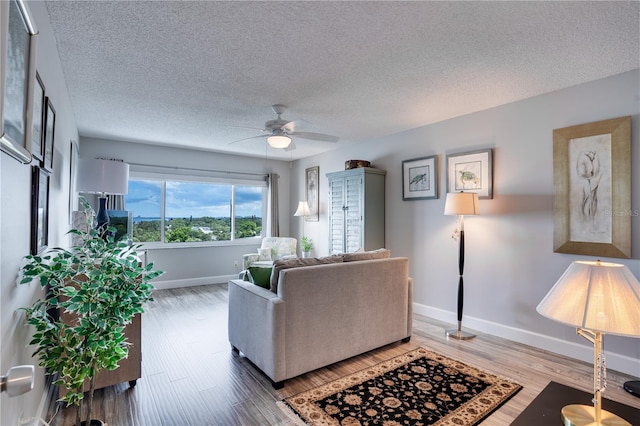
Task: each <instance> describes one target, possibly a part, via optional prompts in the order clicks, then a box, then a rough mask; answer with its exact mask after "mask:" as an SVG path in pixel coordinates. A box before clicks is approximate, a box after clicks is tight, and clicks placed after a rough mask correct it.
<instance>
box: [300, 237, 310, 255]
mask: <svg viewBox="0 0 640 426" xmlns="http://www.w3.org/2000/svg"><path fill="white" fill-rule="evenodd" d="M300 245H301V246H302V257H309V256H310V255H311V249H312V248H313V241H311V238H309V237H302V239H301V240H300Z"/></svg>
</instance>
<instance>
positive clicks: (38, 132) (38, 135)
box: [31, 72, 45, 161]
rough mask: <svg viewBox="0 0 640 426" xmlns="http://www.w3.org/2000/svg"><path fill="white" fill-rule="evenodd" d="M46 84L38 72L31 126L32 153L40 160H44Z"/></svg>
mask: <svg viewBox="0 0 640 426" xmlns="http://www.w3.org/2000/svg"><path fill="white" fill-rule="evenodd" d="M44 102H45V97H44V84H43V83H42V79H41V78H40V74H38V73H37V72H36V84H35V86H34V88H33V125H32V126H31V155H32V156H33V158H35V159H36V160H38V161H42V160H44V144H43V142H44V138H43V137H42V136H43V132H42V129H43V125H42V124H43V123H44Z"/></svg>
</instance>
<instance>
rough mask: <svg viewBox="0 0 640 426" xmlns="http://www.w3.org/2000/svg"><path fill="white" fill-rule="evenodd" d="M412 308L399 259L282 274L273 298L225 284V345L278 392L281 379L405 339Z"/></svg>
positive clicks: (245, 285) (246, 285) (243, 285)
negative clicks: (268, 380) (227, 327)
mask: <svg viewBox="0 0 640 426" xmlns="http://www.w3.org/2000/svg"><path fill="white" fill-rule="evenodd" d="M345 256H347V255H345ZM412 303H413V281H412V279H411V278H410V277H409V276H408V259H407V258H400V257H396V258H385V259H375V260H361V261H348V262H339V263H331V264H321V265H316V266H304V267H296V268H291V269H283V270H281V271H279V274H278V277H277V293H274V292H273V291H271V290H269V289H266V288H262V287H259V286H257V285H254V284H252V283H250V282H247V281H242V280H231V281H229V341H230V343H231V346H232V348H233V350H234V352H236V353H238V352H242V353H243V354H244V355H245V356H246V357H247V358H248V359H249V360H250V361H252V362H253V363H254V364H255V365H256V366H257V367H258V368H260V369H261V370H262V371H263V372H264V373H265V374H266V375H267V376H268V377H269V378H270V379H271V381H272V383H273V385H274V387H276V388H279V387H281V386H283V385H284V381H285V380H286V379H290V378H292V377H296V376H298V375H300V374H303V373H306V372H309V371H312V370H315V369H318V368H320V367H324V366H327V365H329V364H332V363H335V362H337V361H341V360H344V359H346V358H349V357H352V356H354V355H358V354H361V353H363V352H367V351H369V350H372V349H375V348H378V347H381V346H384V345H387V344H389V343H393V342H396V341H399V340H405V341H408V340H409V339H410V337H411V331H412V317H411V316H412Z"/></svg>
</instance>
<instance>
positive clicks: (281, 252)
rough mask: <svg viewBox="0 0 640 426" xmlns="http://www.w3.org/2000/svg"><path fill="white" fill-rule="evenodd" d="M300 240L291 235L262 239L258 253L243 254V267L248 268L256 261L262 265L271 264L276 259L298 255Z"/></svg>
mask: <svg viewBox="0 0 640 426" xmlns="http://www.w3.org/2000/svg"><path fill="white" fill-rule="evenodd" d="M297 244H298V241H297V240H296V239H295V238H291V237H267V238H264V239H263V240H262V243H261V245H260V248H259V249H258V252H257V253H248V254H244V255H242V269H248V268H249V266H251V265H252V264H254V263H255V262H261V264H262V265H265V264H267V263H269V264H271V263H273V261H275V260H284V259H290V258H294V257H297V254H296V247H297Z"/></svg>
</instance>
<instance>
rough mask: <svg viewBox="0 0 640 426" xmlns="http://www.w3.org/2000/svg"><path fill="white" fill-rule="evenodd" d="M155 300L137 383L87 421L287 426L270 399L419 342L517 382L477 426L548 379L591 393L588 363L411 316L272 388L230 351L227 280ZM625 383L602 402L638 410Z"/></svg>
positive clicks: (122, 388) (503, 413)
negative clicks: (460, 333)
mask: <svg viewBox="0 0 640 426" xmlns="http://www.w3.org/2000/svg"><path fill="white" fill-rule="evenodd" d="M154 298H155V300H154V301H153V302H151V303H150V304H149V305H148V306H147V309H146V313H145V314H144V317H143V326H142V327H143V328H142V330H143V333H142V340H143V345H142V359H143V365H142V374H143V377H142V379H140V380H138V384H137V385H136V387H135V388H129V386H128V384H121V385H117V386H112V387H109V388H106V389H103V390H98V391H96V402H95V404H94V412H95V415H94V416H93V417H94V418H100V419H103V420H105V421H106V422H107V423H108V424H109V426H160V425H167V426H169V425H171V426H173V425H176V426H187V425H194V426H195V425H198V426H199V425H207V426H208V425H225V426H227V425H288V424H289V423H288V420H287V417H285V416H284V415H283V414H282V412H281V411H280V410H279V409H278V407H277V406H276V401H279V400H281V399H282V398H285V397H288V396H291V395H294V394H296V393H299V392H301V391H304V390H307V389H309V388H311V387H314V386H317V385H320V384H323V383H326V382H328V381H331V380H333V379H336V378H338V377H341V376H344V375H346V374H349V373H352V372H354V371H358V370H360V369H363V368H366V367H368V366H370V365H373V364H376V363H378V362H381V361H384V360H386V359H389V358H392V357H394V356H396V355H399V354H401V353H403V352H406V351H408V350H411V349H414V348H416V347H419V346H424V347H426V348H429V349H431V350H433V351H436V352H439V353H441V354H443V355H446V356H449V357H451V358H455V359H459V360H461V361H463V362H465V363H467V364H470V365H473V366H475V367H478V368H481V369H484V370H485V371H488V372H490V373H494V374H498V375H501V376H503V377H507V378H510V379H512V380H514V381H516V382H518V383H520V384H521V385H522V386H523V389H522V390H521V391H520V392H519V393H518V394H517V395H516V396H515V397H513V398H512V399H511V400H510V401H508V402H507V403H506V404H505V405H503V406H502V407H501V408H500V409H499V410H497V411H496V412H495V413H493V414H492V415H491V416H490V417H488V418H487V419H486V420H485V421H484V422H483V423H482V424H483V425H484V426H494V425H495V426H499V425H509V424H510V423H511V422H512V421H513V419H514V418H515V417H517V416H518V414H520V412H521V411H522V410H523V409H524V408H525V407H526V406H527V405H528V404H529V403H530V402H531V401H532V400H533V399H534V398H535V397H536V395H537V394H538V393H539V392H540V391H541V390H542V389H543V388H544V387H545V386H546V385H547V383H548V382H549V381H551V380H554V381H556V382H559V383H562V384H565V385H569V386H572V387H575V388H578V389H582V390H584V391H588V392H591V387H592V379H591V378H592V374H593V370H592V367H591V365H590V364H587V363H582V362H577V361H574V360H571V359H569V358H565V357H562V356H558V355H554V354H551V353H548V352H544V351H541V350H538V349H535V348H532V347H529V346H525V345H521V344H518V343H514V342H511V341H508V340H505V339H501V338H497V337H493V336H489V335H483V334H479V335H478V337H476V338H475V339H473V340H469V341H457V340H448V339H447V338H446V337H445V336H444V331H443V330H444V329H445V328H448V327H450V325H449V324H443V323H439V322H435V321H433V320H430V319H427V318H425V317H422V316H418V315H416V316H415V318H414V323H413V325H414V333H413V337H412V339H411V341H410V342H409V343H404V344H400V343H396V344H392V345H389V346H385V347H383V348H381V349H378V350H374V351H372V352H369V353H367V354H364V355H361V356H357V357H354V358H351V359H348V360H346V361H343V362H340V363H337V364H334V365H331V366H329V367H326V368H322V369H320V370H317V371H314V372H311V373H307V374H305V375H303V376H300V377H298V378H294V379H291V380H288V381H287V382H286V384H285V387H284V388H282V389H280V390H279V391H275V390H274V389H273V388H272V387H271V384H270V382H269V380H268V379H267V378H266V377H265V376H264V375H262V373H261V372H260V371H259V370H257V369H256V368H255V367H254V366H253V365H252V364H251V363H250V362H249V361H248V360H247V359H246V358H244V357H243V356H237V355H234V354H233V353H232V351H231V348H230V346H229V342H228V340H227V286H226V284H225V285H209V286H200V287H190V288H183V289H171V290H161V291H157V292H156V293H155V294H154ZM630 379H631V378H630V377H629V376H625V375H620V374H617V373H616V372H614V371H611V370H609V371H608V388H607V391H606V393H605V394H604V396H605V397H606V398H609V399H612V400H615V401H618V402H621V403H623V404H627V405H631V406H634V407H638V408H640V399H638V398H635V397H633V396H632V395H630V394H628V393H627V392H625V391H624V390H623V389H622V383H624V382H625V381H627V380H630ZM55 409H56V407H52V408H51V409H50V412H49V417H48V419H50V418H51V416H52V415H53V414H54V412H55ZM73 421H74V411H73V409H69V408H61V409H60V410H59V412H58V413H57V415H55V417H54V418H53V420H52V421H51V422H50V423H51V426H66V425H72V424H73ZM558 424H561V422H560V420H559V421H558Z"/></svg>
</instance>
